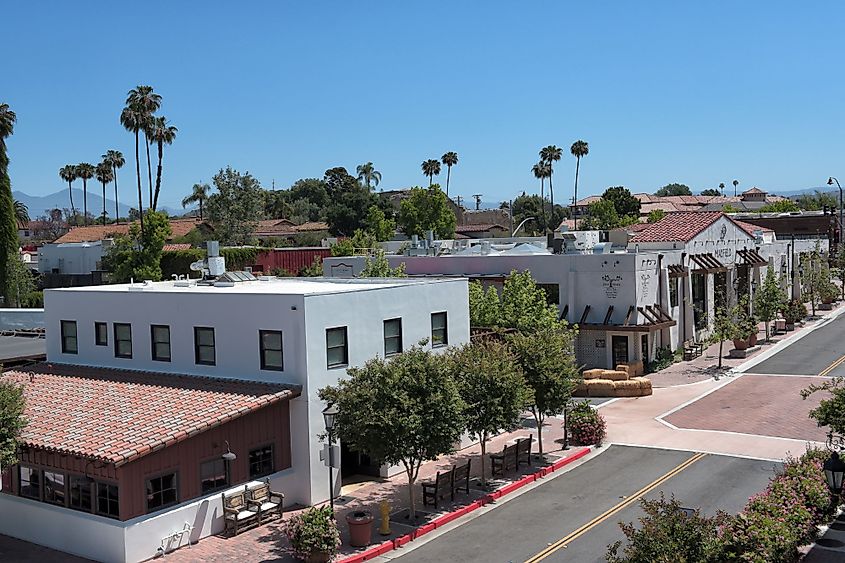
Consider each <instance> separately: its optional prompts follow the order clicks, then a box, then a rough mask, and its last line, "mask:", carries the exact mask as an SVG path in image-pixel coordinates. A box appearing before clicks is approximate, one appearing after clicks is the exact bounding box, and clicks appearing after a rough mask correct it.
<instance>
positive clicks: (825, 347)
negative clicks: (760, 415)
mask: <svg viewBox="0 0 845 563" xmlns="http://www.w3.org/2000/svg"><path fill="white" fill-rule="evenodd" d="M843 335H845V315H841V316H839V317H837V318H835V319H833V320H832V321H830V322H828V323H827V324H826V325H825V326H822V327H819V328H818V329H816V330H814V331H813V332H811V333H810V334H808V335H807V336H805V337H804V338H802V339H800V340H798V341H797V342H795V343H794V344H791V345H790V346H789V347H787V348H785V349H784V350H782V351H781V352H779V353H777V354H775V355H774V356H772V357H771V358H769V359H767V360H765V361H763V362H761V363H759V364H757V365H756V366H754V367H752V368H751V369H750V370H749V371H750V372H752V373H773V374H784V375H819V374H823V375H829V376H833V377H838V376H845V359H843V358H845V356H843V354H845V346H843ZM836 362H839V363H838V364H837V363H836Z"/></svg>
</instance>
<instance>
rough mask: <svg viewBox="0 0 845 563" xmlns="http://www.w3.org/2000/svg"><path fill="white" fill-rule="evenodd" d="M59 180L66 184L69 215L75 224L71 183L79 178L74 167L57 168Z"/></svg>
mask: <svg viewBox="0 0 845 563" xmlns="http://www.w3.org/2000/svg"><path fill="white" fill-rule="evenodd" d="M59 178H61V179H62V180H64V181H65V182H67V193H68V196H69V197H70V213H71V215H73V220H74V222H76V208H75V207H74V206H73V181H74V180H77V179H78V178H79V176H77V175H76V166H74V165H73V164H68V165H67V166H62V167H61V168H59ZM77 226H79V225H77Z"/></svg>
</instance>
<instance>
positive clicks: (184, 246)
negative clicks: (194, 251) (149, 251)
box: [162, 242, 191, 252]
mask: <svg viewBox="0 0 845 563" xmlns="http://www.w3.org/2000/svg"><path fill="white" fill-rule="evenodd" d="M190 248H191V245H190V243H187V242H180V243H178V244H165V245H164V246H163V247H162V250H166V251H171V252H172V251H174V250H188V249H190Z"/></svg>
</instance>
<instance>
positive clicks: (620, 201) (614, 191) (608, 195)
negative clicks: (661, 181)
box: [601, 186, 641, 218]
mask: <svg viewBox="0 0 845 563" xmlns="http://www.w3.org/2000/svg"><path fill="white" fill-rule="evenodd" d="M601 197H602V199H605V200H608V201H610V202H611V203H613V208H614V209H616V214H617V215H619V217H626V216H628V217H637V218H638V217H639V216H640V207H641V204H640V200H638V199H637V198H635V197H634V196H633V195H631V192H630V190H628V188H626V187H623V186H616V187H613V188H607V189H606V190H604V193H603V194H602V196H601Z"/></svg>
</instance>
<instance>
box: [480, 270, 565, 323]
mask: <svg viewBox="0 0 845 563" xmlns="http://www.w3.org/2000/svg"><path fill="white" fill-rule="evenodd" d="M469 314H470V325H471V326H476V327H500V328H515V329H517V330H521V331H527V332H530V331H534V330H538V329H540V328H544V327H549V326H557V324H558V310H557V307H556V306H555V305H553V304H551V303H549V297H548V296H547V295H546V291H545V290H544V289H543V288H541V287H538V286H537V283H536V282H535V281H534V278H532V277H531V273H530V272H528V271H527V270H526V271H524V272H519V271H517V270H512V271H511V273H510V274H509V275H508V278H507V279H506V280H505V283H504V286H503V287H502V295H501V297H500V296H499V293H498V292H497V291H496V288H494V287H493V286H490V287H488V288H487V291H485V290H484V288H483V287H482V285H481V284H480V283H479V282H471V283H470V284H469Z"/></svg>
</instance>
